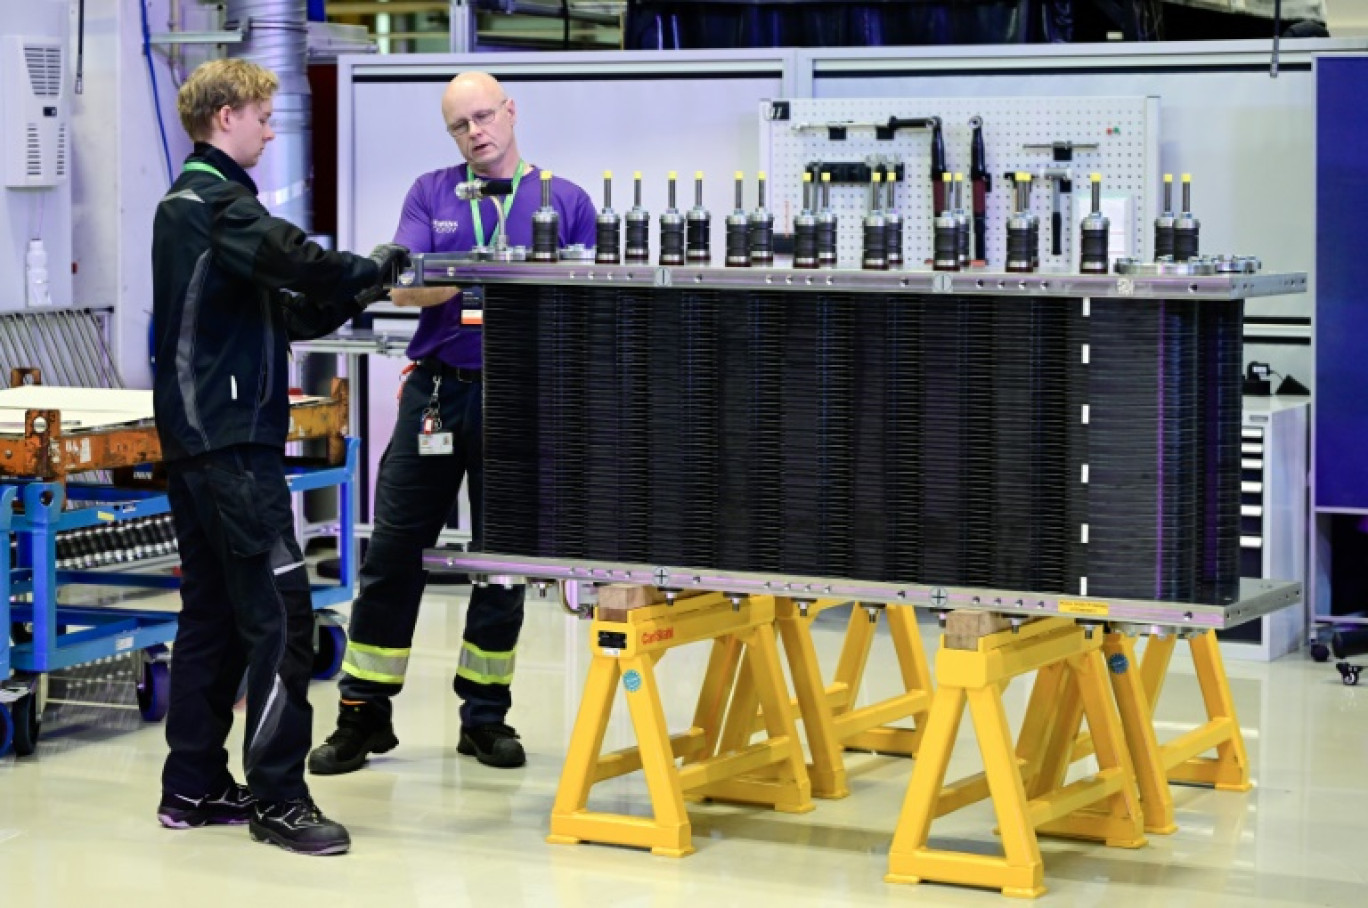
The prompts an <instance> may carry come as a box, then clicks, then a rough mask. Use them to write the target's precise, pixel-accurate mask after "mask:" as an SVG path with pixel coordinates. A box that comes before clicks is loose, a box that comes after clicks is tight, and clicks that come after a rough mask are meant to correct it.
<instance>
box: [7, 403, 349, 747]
mask: <svg viewBox="0 0 1368 908" xmlns="http://www.w3.org/2000/svg"><path fill="white" fill-rule="evenodd" d="M16 390H17V389H16ZM59 390H71V389H59ZM24 391H25V393H27V394H31V393H33V389H32V387H31V386H30V387H28V388H26V389H24ZM0 393H4V392H0ZM115 393H117V394H120V395H127V394H129V393H132V392H115ZM141 393H145V394H146V395H147V397H148V401H147V402H146V404H147V406H148V407H149V409H150V392H141ZM85 394H86V395H89V396H91V397H94V396H96V395H99V394H100V392H99V391H86V392H85ZM83 402H84V401H83ZM134 403H135V405H141V403H140V402H136V401H135V402H134ZM40 406H41V405H40ZM90 406H91V407H93V408H98V407H99V406H100V404H99V403H98V402H96V403H93V404H90ZM346 420H347V394H346V387H345V383H343V382H337V383H335V384H334V388H333V396H332V397H331V398H313V399H308V400H305V401H302V402H299V403H298V404H297V405H296V406H294V407H292V409H291V427H290V429H291V431H290V440H292V441H294V440H302V439H305V438H326V439H327V440H328V442H329V444H328V456H327V457H326V459H315V460H308V461H306V460H300V459H293V460H291V461H290V463H289V465H288V467H287V481H288V483H289V487H290V490H291V491H292V492H304V491H307V490H311V489H322V488H327V487H336V488H337V489H338V495H339V508H338V512H339V519H338V537H339V538H338V545H339V556H340V558H339V561H340V570H339V572H338V574H339V576H338V578H337V579H336V580H333V581H324V582H319V583H315V584H313V587H312V596H313V601H314V608H315V610H316V629H317V630H316V633H317V638H316V639H317V644H316V648H315V650H316V656H315V664H314V676H315V677H316V678H331V677H333V676H335V675H336V673H337V672H338V670H339V669H340V667H341V662H342V655H343V653H344V652H345V650H346V634H345V632H344V631H343V628H342V622H341V619H340V617H339V616H338V615H337V614H336V612H334V611H332V607H333V606H335V605H338V604H341V603H343V602H347V601H350V599H351V598H352V589H353V585H354V582H355V578H356V558H355V553H354V515H355V500H356V496H355V487H354V481H355V477H356V474H357V467H358V463H359V450H360V444H359V442H358V441H357V440H356V439H354V438H348V437H346V436H345V435H344V434H343V433H344V431H345V426H346ZM24 426H25V431H24V433H23V434H22V435H6V434H4V433H0V446H3V447H4V449H5V451H6V452H7V453H8V454H10V459H9V460H8V462H5V463H3V466H0V472H4V473H5V474H7V475H6V480H7V481H6V482H5V483H4V484H3V485H0V494H3V496H4V497H3V500H2V501H3V507H0V511H3V520H4V521H5V524H4V525H0V529H6V530H7V531H8V533H12V534H13V537H14V539H15V540H16V543H17V545H16V552H17V558H16V559H15V563H14V564H8V562H9V560H10V556H9V546H8V545H6V546H5V556H4V557H5V561H6V564H5V565H3V567H4V568H5V569H4V570H3V572H0V573H3V577H4V585H5V586H6V590H4V592H5V593H6V595H5V596H4V604H3V612H0V619H3V622H0V628H3V629H4V632H5V636H4V643H5V645H4V646H3V647H0V656H2V657H3V659H0V707H2V709H0V712H3V715H0V741H3V742H4V746H3V747H0V754H3V753H5V752H6V751H7V750H9V749H12V750H14V751H15V752H16V753H17V754H19V755H20V756H24V755H27V754H30V753H32V752H33V751H34V749H35V747H36V743H37V738H38V731H39V725H40V722H41V715H42V704H41V702H40V701H41V690H42V683H41V682H42V681H43V679H44V677H45V675H46V674H48V673H50V672H53V671H59V670H62V669H65V668H70V667H74V666H77V665H83V664H86V663H89V662H93V661H96V660H98V659H104V658H108V657H111V656H121V655H127V656H130V657H133V658H136V659H137V670H136V689H137V702H138V708H139V711H140V713H141V714H142V716H143V718H145V719H147V720H149V721H157V720H160V719H161V718H163V717H164V716H165V714H166V709H167V704H168V700H169V691H170V656H171V652H170V650H169V649H168V647H167V644H169V643H171V642H172V641H173V640H174V638H175V633H176V612H175V611H167V610H154V609H138V608H124V607H107V606H103V605H91V606H72V605H58V601H57V600H58V596H57V593H58V590H59V589H60V588H61V587H63V586H70V585H76V584H93V585H99V586H126V587H135V588H145V589H146V588H151V589H165V590H172V589H176V588H177V587H178V586H179V583H180V580H179V578H178V577H176V576H174V575H172V574H170V573H167V572H165V571H164V570H161V571H157V572H149V571H136V570H117V571H113V570H91V569H88V568H82V569H73V568H69V567H59V565H58V561H59V560H58V556H57V541H58V534H59V533H63V534H66V533H70V532H71V531H74V530H81V529H87V528H92V527H97V526H110V525H117V524H122V523H124V522H126V521H132V520H138V519H143V518H149V517H153V516H155V515H160V514H165V513H167V512H168V511H169V504H168V502H167V498H166V495H165V493H164V491H162V490H161V489H160V488H156V487H154V486H153V485H152V484H150V483H148V482H146V481H144V480H140V479H138V478H136V477H135V476H134V471H133V468H134V467H135V465H146V464H155V463H157V462H158V460H159V458H160V447H159V445H158V444H157V437H156V434H155V427H152V426H151V425H150V421H148V420H142V421H137V422H134V423H124V424H121V425H117V426H111V427H109V428H107V429H105V428H100V429H89V430H84V431H82V430H76V431H68V433H67V434H65V435H64V434H63V426H62V415H61V413H60V412H59V411H58V410H56V409H34V408H33V407H32V406H28V407H27V408H26V410H25V412H24ZM14 454H18V455H19V456H18V457H17V458H15V457H14V456H13V455H14ZM90 470H111V471H113V474H114V478H115V480H116V482H115V484H114V485H107V484H87V483H81V482H75V481H73V482H68V481H67V474H68V473H72V474H75V473H84V472H86V471H90ZM154 472H155V471H154ZM68 504H79V505H84V506H81V507H67V505H68ZM8 533H7V535H8ZM165 566H166V565H165V564H162V565H160V567H161V568H163V569H164V568H165ZM130 567H136V565H130ZM16 597H22V599H26V600H27V601H19V602H15V601H13V600H14V599H15V598H16ZM11 637H15V638H16V639H15V640H14V642H13V643H11V642H10V638H11ZM11 672H13V677H11Z"/></svg>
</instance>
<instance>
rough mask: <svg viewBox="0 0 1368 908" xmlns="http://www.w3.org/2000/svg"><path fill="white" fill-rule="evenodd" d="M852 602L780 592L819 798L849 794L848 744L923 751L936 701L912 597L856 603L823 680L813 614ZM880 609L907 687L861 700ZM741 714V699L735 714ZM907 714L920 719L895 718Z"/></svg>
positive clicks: (778, 613) (787, 650)
mask: <svg viewBox="0 0 1368 908" xmlns="http://www.w3.org/2000/svg"><path fill="white" fill-rule="evenodd" d="M845 604H847V603H846V601H845V600H839V599H819V600H817V601H815V602H810V603H807V602H799V601H795V600H793V599H788V598H783V597H781V598H778V599H776V600H775V613H774V614H775V623H776V625H777V626H778V628H779V637H780V639H781V640H782V641H783V644H784V646H783V649H784V656H785V658H786V659H787V661H788V667H789V676H790V677H791V678H792V680H793V687H794V690H795V692H796V693H797V697H796V698H795V699H794V700H793V702H792V705H793V706H794V707H795V708H796V709H797V710H798V718H799V719H801V720H802V723H803V731H804V733H805V735H806V736H807V742H808V751H809V753H810V754H811V762H810V763H809V764H808V777H809V778H810V779H811V780H812V794H813V795H814V796H815V797H819V798H843V797H845V796H846V795H848V794H850V786H849V784H848V781H847V776H846V768H845V762H844V760H843V759H842V752H843V751H844V750H860V751H873V752H876V753H882V754H895V755H899V756H907V757H913V756H916V754H917V748H918V747H919V746H920V743H921V736H922V732H923V730H924V728H925V725H926V716H927V713H928V711H929V710H930V709H931V671H930V669H929V667H928V665H927V660H926V651H925V649H923V648H922V640H921V634H920V632H919V631H918V630H917V615H916V610H915V609H914V608H913V607H912V606H910V605H886V606H885V605H882V604H880V605H868V606H861V605H859V604H856V605H854V606H853V607H852V608H851V611H850V622H849V624H848V625H847V627H846V635H845V641H844V643H843V644H842V646H841V656H840V659H839V660H838V661H837V663H836V673H835V675H834V676H833V678H832V683H831V684H829V685H828V684H826V683H825V682H823V680H822V672H821V667H820V666H819V665H818V662H817V648H816V646H815V645H814V644H813V640H812V622H813V621H814V620H816V618H817V615H818V614H820V613H821V612H822V611H824V610H826V609H828V608H831V607H833V606H838V605H845ZM880 616H887V619H888V626H889V631H890V636H891V637H892V638H893V650H894V653H895V654H896V656H897V660H898V668H899V671H900V672H901V676H902V685H903V692H902V693H900V694H895V695H894V696H892V697H889V698H887V699H884V700H879V701H877V702H874V703H870V704H867V705H865V706H859V707H857V706H856V705H855V704H856V700H857V698H858V696H859V693H860V686H861V684H862V683H863V680H864V674H865V666H866V665H867V664H868V662H869V653H870V650H871V648H872V646H873V643H874V637H875V634H876V631H877V630H878V624H879V618H880ZM733 703H734V704H737V701H735V700H733ZM737 705H738V706H739V704H737ZM757 705H758V704H757ZM741 714H742V713H741V710H740V709H739V708H735V707H734V709H733V715H741ZM907 719H911V720H912V721H913V727H911V728H905V727H900V726H898V725H895V724H894V723H897V722H902V721H904V720H907ZM763 722H764V716H763V710H762V712H761V715H760V716H759V717H757V720H756V728H757V729H759V728H763Z"/></svg>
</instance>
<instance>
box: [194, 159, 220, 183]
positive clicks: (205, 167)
mask: <svg viewBox="0 0 1368 908" xmlns="http://www.w3.org/2000/svg"><path fill="white" fill-rule="evenodd" d="M185 169H186V170H198V171H200V172H201V173H212V174H213V175H214V176H216V177H218V178H219V179H220V180H226V179H228V178H227V177H225V176H224V175H223V174H222V173H220V172H219V169H218V168H217V167H214V166H213V165H211V164H205V163H204V162H202V161H186V162H185Z"/></svg>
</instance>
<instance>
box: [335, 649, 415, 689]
mask: <svg viewBox="0 0 1368 908" xmlns="http://www.w3.org/2000/svg"><path fill="white" fill-rule="evenodd" d="M411 652H413V650H411V649H392V648H390V647H385V646H371V645H370V644H368V643H357V642H356V641H355V640H348V641H347V654H346V655H345V656H343V657H342V671H344V672H346V673H347V674H349V675H351V676H352V677H353V678H360V679H361V680H362V681H377V682H379V683H381V684H403V683H404V672H406V671H408V661H409V653H411Z"/></svg>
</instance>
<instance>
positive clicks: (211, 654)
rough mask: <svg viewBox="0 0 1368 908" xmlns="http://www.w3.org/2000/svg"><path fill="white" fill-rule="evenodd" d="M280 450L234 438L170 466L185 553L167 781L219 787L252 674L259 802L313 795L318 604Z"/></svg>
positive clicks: (247, 751)
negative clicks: (312, 679) (236, 707)
mask: <svg viewBox="0 0 1368 908" xmlns="http://www.w3.org/2000/svg"><path fill="white" fill-rule="evenodd" d="M284 468H285V462H284V451H282V450H281V449H279V448H273V447H269V446H264V445H239V446H236V447H231V448H225V449H223V450H219V451H212V452H210V453H208V454H204V455H200V456H198V457H193V458H190V459H188V460H182V461H175V462H173V463H171V464H169V465H168V473H169V487H168V492H169V497H170V501H171V514H172V516H173V517H174V518H175V523H176V539H177V541H178V542H179V544H180V557H181V613H180V619H179V623H178V626H177V628H176V643H175V649H174V650H173V651H172V663H171V701H170V706H169V709H168V712H167V716H166V742H167V744H168V745H170V748H171V752H170V753H169V754H168V755H167V758H166V765H165V767H164V769H163V770H162V788H163V790H164V791H167V792H170V793H173V794H181V795H185V796H187V797H199V796H200V795H205V794H215V793H218V792H220V791H222V790H223V788H224V787H226V785H227V783H228V782H229V781H231V779H232V777H231V776H230V775H229V772H228V751H227V749H226V748H225V747H224V742H225V741H226V739H227V737H228V730H229V728H231V727H232V724H233V703H234V702H235V701H236V700H237V693H238V687H239V685H240V683H241V681H242V676H243V672H244V671H246V673H247V728H246V740H245V742H244V746H243V766H244V768H245V772H246V777H247V785H248V787H250V788H251V790H252V793H253V794H254V795H256V796H257V797H258V798H259V799H261V800H263V801H283V800H289V799H293V798H298V797H303V796H305V795H307V794H308V786H307V785H306V784H305V782H304V759H305V757H306V756H307V755H308V752H309V743H310V739H311V737H312V731H313V714H312V710H311V709H310V707H309V698H308V688H309V676H310V673H311V671H312V668H313V622H314V618H313V604H312V602H311V600H310V596H309V578H308V573H307V571H306V569H305V566H304V555H303V553H302V552H301V551H300V548H299V543H298V542H297V541H296V540H295V536H294V518H293V515H292V512H291V508H290V492H289V488H288V487H287V486H286V484H285V469H284Z"/></svg>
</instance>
